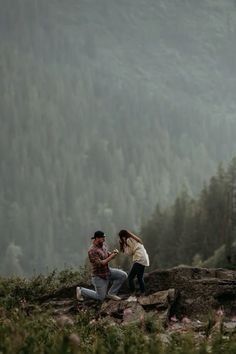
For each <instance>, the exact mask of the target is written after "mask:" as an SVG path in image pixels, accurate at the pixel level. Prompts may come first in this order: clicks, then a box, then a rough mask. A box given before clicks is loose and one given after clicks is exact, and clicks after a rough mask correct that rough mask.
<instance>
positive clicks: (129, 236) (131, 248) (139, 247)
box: [119, 230, 149, 294]
mask: <svg viewBox="0 0 236 354" xmlns="http://www.w3.org/2000/svg"><path fill="white" fill-rule="evenodd" d="M119 237H120V250H121V252H123V253H126V254H128V255H131V256H132V260H133V265H132V268H131V269H130V272H129V275H128V282H129V289H130V291H131V293H134V292H135V286H134V278H135V277H136V276H137V279H138V283H139V288H140V291H141V294H144V293H145V285H144V281H143V274H144V269H145V266H149V257H148V254H147V251H146V249H145V248H144V245H143V242H142V240H141V238H139V237H138V236H136V235H134V234H133V233H132V232H130V231H128V230H121V231H120V232H119Z"/></svg>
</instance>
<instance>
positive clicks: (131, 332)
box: [0, 269, 236, 354]
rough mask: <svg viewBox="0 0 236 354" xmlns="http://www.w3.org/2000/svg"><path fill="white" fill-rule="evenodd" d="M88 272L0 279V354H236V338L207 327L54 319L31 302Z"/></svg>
mask: <svg viewBox="0 0 236 354" xmlns="http://www.w3.org/2000/svg"><path fill="white" fill-rule="evenodd" d="M86 276H87V270H86V269H82V270H81V271H80V272H75V271H73V270H66V271H63V272H61V273H56V272H53V273H51V274H50V275H49V276H46V277H45V276H42V275H40V276H37V277H35V278H32V279H31V280H26V279H22V278H11V279H10V278H9V279H6V278H5V279H4V278H1V279H0V353H4V354H5V353H9V354H10V353H11V354H13V353H30V354H32V353H55V354H60V353H61V354H62V353H97V354H99V353H104V354H105V353H112V354H113V353H119V354H122V353H126V354H127V353H132V354H134V353H162V354H167V353H174V354H175V353H176V354H177V353H179V354H180V353H181V354H184V353H186V354H191V353H199V354H200V353H201V354H204V353H210V352H212V353H214V354H216V353H235V351H236V341H235V339H236V333H234V331H233V332H232V333H231V334H230V335H225V333H224V331H223V330H222V327H221V326H219V330H218V331H217V332H215V331H213V325H212V321H211V320H210V319H209V321H208V323H207V326H206V327H205V329H204V330H203V331H202V332H201V333H200V332H199V333H196V332H193V331H187V332H183V331H182V332H178V331H174V330H171V328H170V327H167V328H164V327H163V326H162V325H161V323H160V322H159V321H158V320H157V319H155V318H153V317H151V316H147V317H145V318H140V321H138V322H136V323H131V324H128V325H118V324H117V323H114V322H113V321H112V320H108V319H99V320H96V319H95V318H96V316H95V312H94V310H93V309H90V310H87V311H78V313H76V314H73V315H70V316H66V315H58V314H57V315H55V314H54V315H53V313H52V311H51V310H50V308H48V309H47V310H45V308H42V307H41V306H40V305H39V304H38V303H37V301H36V299H37V298H38V297H39V296H41V295H45V294H47V293H49V292H51V291H54V290H56V289H57V288H58V287H60V286H61V285H62V284H63V285H65V283H66V284H67V285H71V284H74V283H75V282H79V281H81V280H84V279H85V278H86Z"/></svg>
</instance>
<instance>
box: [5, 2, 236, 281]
mask: <svg viewBox="0 0 236 354" xmlns="http://www.w3.org/2000/svg"><path fill="white" fill-rule="evenodd" d="M0 9H1V10H0V122H1V125H0V127H1V129H0V179H1V183H0V243H1V245H0V273H1V274H13V273H14V274H24V275H30V274H32V273H34V272H36V273H37V272H45V271H46V270H50V269H53V268H62V267H64V266H65V265H73V266H78V265H79V264H82V263H83V262H84V260H85V258H86V250H87V247H88V245H89V243H90V237H91V236H92V235H93V233H94V231H95V230H97V229H102V230H104V231H105V232H106V233H108V234H109V235H110V239H111V242H114V240H115V237H116V234H117V232H118V231H119V230H120V229H121V228H130V229H131V230H133V231H134V232H137V233H141V234H142V232H143V235H144V237H145V230H146V233H148V234H151V236H152V244H153V243H154V244H155V239H156V242H157V240H158V242H160V235H161V234H159V231H158V230H159V229H155V228H152V229H149V230H148V232H147V228H146V229H145V227H146V226H145V225H146V223H147V220H150V218H151V217H152V215H153V213H155V212H156V211H157V209H158V208H159V207H160V208H164V209H165V208H167V209H168V208H169V206H170V205H173V203H176V197H177V196H178V195H179V194H180V193H182V195H183V193H185V196H186V195H187V196H188V198H189V199H188V200H189V202H190V201H191V200H192V199H193V198H198V196H199V193H200V192H201V190H202V188H203V186H204V181H205V182H206V183H208V180H209V179H210V177H212V176H213V175H214V174H216V173H217V172H216V171H217V168H218V164H219V162H220V161H222V162H223V164H224V166H228V164H229V163H230V161H231V159H232V158H233V156H234V155H236V139H235V137H236V101H235V92H236V75H235V74H236V60H235V58H236V1H235V0H224V1H222V0H198V1H196V0H178V1H176V0H0ZM218 177H219V174H218ZM183 191H184V192H183ZM213 195H214V193H213ZM222 195H224V193H223V194H222ZM157 205H159V207H158V208H157ZM213 205H214V203H213ZM175 206H176V204H175ZM176 208H177V209H176V210H181V208H180V207H178V205H177V206H176ZM167 209H165V210H167ZM197 209H199V207H198V208H197ZM197 209H196V210H197ZM163 215H164V214H162V216H163ZM159 217H160V215H159ZM191 220H192V219H191ZM204 220H205V219H204ZM154 223H155V221H154ZM168 224H169V223H168V222H167V221H166V225H168ZM192 228H193V225H192V224H190V229H192ZM175 230H176V229H175ZM165 232H166V233H163V235H162V237H163V238H162V241H163V240H164V239H165V237H166V234H168V235H169V237H170V239H169V240H168V242H169V243H170V242H172V240H173V239H172V236H173V235H172V233H170V232H168V230H166V231H165ZM212 232H213V231H209V235H210V236H209V237H210V238H211V239H212V237H214V234H213V233H212ZM199 234H200V231H199ZM171 235H172V236H171ZM185 236H186V235H185ZM173 237H174V236H173ZM175 240H176V238H175ZM197 240H198V238H196V239H195V240H194V245H195V247H196V250H197V248H198V241H197ZM147 241H148V239H147ZM218 241H219V242H217V243H216V244H214V245H212V246H211V247H212V248H209V249H207V250H208V253H209V254H210V253H212V252H213V251H214V250H215V249H216V248H217V247H218V246H219V245H220V244H221V243H222V239H221V241H220V240H218ZM184 242H185V241H184ZM152 244H150V245H149V249H150V248H151V247H152ZM181 244H183V240H182V241H181ZM207 245H208V244H207ZM178 246H179V245H178V242H177V243H176V244H175V247H177V248H178ZM208 246H209V245H208ZM156 247H158V244H156ZM191 247H192V246H191ZM204 247H205V249H206V246H204V243H203V244H202V249H204ZM209 247H210V246H209ZM164 249H166V246H165V244H163V249H162V250H163V252H164ZM185 251H186V250H185ZM194 252H195V251H194ZM173 253H175V251H173ZM200 253H201V252H200ZM185 254H186V252H185ZM193 254H194V253H193ZM167 256H168V257H171V255H166V257H167ZM207 256H208V254H205V255H204V254H202V255H201V257H203V258H205V257H207ZM153 257H154V256H153ZM191 257H192V255H191ZM180 262H190V260H187V259H184V258H183V257H182V256H179V258H178V260H176V261H175V262H172V263H174V264H175V263H180ZM172 263H171V262H170V263H168V262H167V263H164V262H157V263H156V265H158V266H168V265H172ZM190 263H191V262H190Z"/></svg>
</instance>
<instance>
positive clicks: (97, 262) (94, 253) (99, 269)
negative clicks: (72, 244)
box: [88, 243, 110, 279]
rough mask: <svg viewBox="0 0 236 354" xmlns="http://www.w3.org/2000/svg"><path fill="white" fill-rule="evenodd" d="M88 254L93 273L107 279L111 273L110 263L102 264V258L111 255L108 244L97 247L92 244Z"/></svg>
mask: <svg viewBox="0 0 236 354" xmlns="http://www.w3.org/2000/svg"><path fill="white" fill-rule="evenodd" d="M88 256H89V260H90V262H91V264H92V275H93V276H97V277H100V278H105V279H106V278H107V277H108V276H109V275H110V270H109V267H108V263H107V264H105V265H104V264H101V260H103V259H106V258H107V257H108V256H109V252H108V249H107V245H106V244H105V243H104V244H103V246H102V247H97V246H95V245H94V244H92V245H91V246H90V248H89V250H88Z"/></svg>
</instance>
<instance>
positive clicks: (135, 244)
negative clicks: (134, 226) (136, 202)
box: [76, 230, 149, 301]
mask: <svg viewBox="0 0 236 354" xmlns="http://www.w3.org/2000/svg"><path fill="white" fill-rule="evenodd" d="M105 237H106V235H105V234H104V232H103V231H100V230H99V231H96V232H95V233H94V236H93V237H92V240H93V243H92V245H91V246H90V248H89V250H88V256H89V260H90V263H91V265H92V283H93V285H94V288H95V290H91V289H86V288H82V287H77V288H76V297H77V299H78V300H79V301H81V300H83V298H91V299H94V300H101V301H102V300H104V299H105V297H107V298H109V299H112V300H117V301H118V300H121V298H120V297H119V296H118V295H117V293H118V291H119V289H120V287H121V285H122V284H123V282H124V281H125V280H126V279H127V278H128V284H129V289H130V292H131V297H130V301H132V300H135V298H133V296H132V295H134V292H135V286H134V278H135V277H136V276H137V279H138V283H139V287H140V292H141V294H144V292H145V285H144V281H143V274H144V269H145V266H149V257H148V254H147V252H146V250H145V248H144V246H143V242H142V240H141V238H139V237H138V236H136V235H134V234H133V233H132V232H130V231H128V230H121V231H120V232H119V238H120V239H119V243H120V251H121V252H123V253H126V254H128V255H130V256H132V260H133V265H132V267H131V269H130V271H129V274H128V275H127V273H126V272H124V271H123V270H121V269H117V268H111V267H109V262H110V261H111V260H112V259H113V258H115V257H116V256H117V254H118V253H119V251H118V250H117V249H115V250H114V251H112V252H109V251H108V248H107V245H106V243H105ZM110 282H111V287H110V289H109V292H108V293H107V289H108V285H109V283H110Z"/></svg>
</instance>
